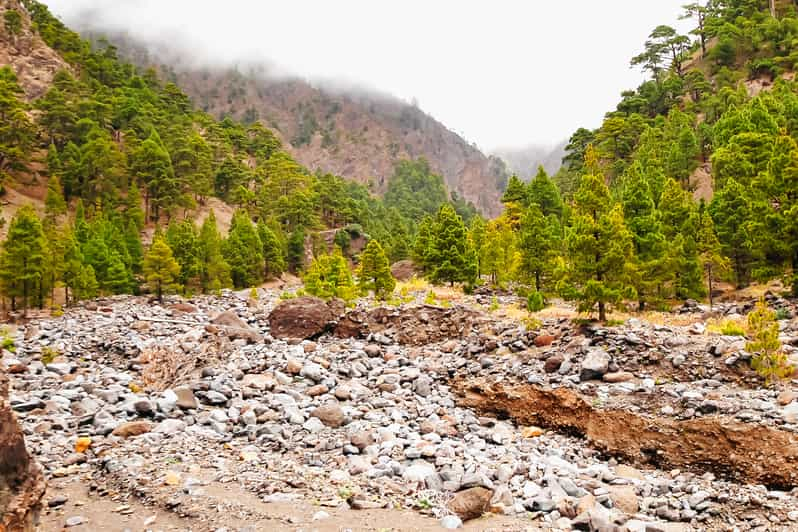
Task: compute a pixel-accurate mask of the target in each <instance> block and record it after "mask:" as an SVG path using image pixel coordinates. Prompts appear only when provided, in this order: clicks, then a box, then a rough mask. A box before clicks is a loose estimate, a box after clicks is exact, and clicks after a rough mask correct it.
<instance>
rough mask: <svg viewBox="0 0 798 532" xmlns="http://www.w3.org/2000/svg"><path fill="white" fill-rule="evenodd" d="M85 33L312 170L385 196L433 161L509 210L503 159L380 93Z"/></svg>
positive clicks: (451, 178)
mask: <svg viewBox="0 0 798 532" xmlns="http://www.w3.org/2000/svg"><path fill="white" fill-rule="evenodd" d="M77 27H78V28H79V29H81V32H82V33H83V34H84V35H86V36H88V37H90V38H92V39H94V40H96V39H99V38H100V36H103V37H104V38H106V39H108V40H109V41H110V42H111V43H112V44H113V45H114V46H115V47H116V48H117V49H118V51H119V54H120V56H121V57H122V58H124V59H126V60H128V61H130V62H132V63H133V64H136V65H138V66H140V67H151V68H154V69H156V71H158V73H159V74H160V75H161V76H162V77H163V78H165V79H167V80H169V81H172V82H174V83H175V84H176V85H178V86H179V87H180V88H181V89H182V90H183V91H185V92H186V94H188V95H189V96H190V97H191V99H192V100H193V101H194V103H195V104H196V105H197V106H198V107H199V108H200V109H202V110H204V111H206V112H208V113H210V114H211V115H213V116H216V117H219V118H221V117H224V116H230V117H232V118H234V119H237V120H242V121H244V122H254V121H256V120H260V121H262V122H263V123H264V124H265V125H266V126H267V127H269V128H272V129H273V130H274V131H275V132H276V133H277V135H278V136H279V137H280V138H281V140H282V141H283V143H284V144H285V146H286V149H287V150H288V151H289V152H290V153H291V155H292V156H293V157H295V158H296V159H297V160H298V161H299V162H300V163H302V164H303V165H304V166H306V167H307V168H309V169H311V170H317V169H318V170H321V171H323V172H331V173H334V174H337V175H341V176H343V177H346V178H348V179H352V180H355V181H358V182H360V183H364V184H368V185H369V186H370V187H371V189H372V190H373V191H374V192H376V193H383V192H385V190H386V189H387V186H388V181H389V180H390V178H391V176H392V174H393V168H394V165H395V164H396V162H398V161H400V160H403V159H416V158H419V157H423V158H425V159H427V160H428V161H429V162H430V165H431V167H432V169H433V170H434V171H435V172H437V173H439V174H440V175H441V176H442V177H443V178H444V181H445V183H446V186H447V188H448V190H449V192H450V193H454V194H456V195H457V196H458V197H460V198H464V199H465V200H466V201H470V202H472V203H473V204H474V205H475V206H476V207H477V208H478V209H479V210H480V211H481V212H482V213H483V214H485V215H486V216H497V215H498V214H499V213H500V212H501V204H500V202H499V198H500V197H501V194H502V191H503V189H504V186H505V185H506V181H507V177H508V176H507V171H506V169H505V165H504V163H503V161H502V160H501V159H499V158H497V157H494V156H490V157H489V156H486V155H485V154H483V153H482V152H481V151H480V150H479V149H478V148H477V147H476V146H475V145H473V144H469V143H468V142H467V141H466V140H465V139H463V138H462V137H460V136H459V135H458V134H456V133H455V132H453V131H451V130H450V129H448V128H447V127H446V126H445V125H444V124H442V123H440V122H439V121H437V120H436V119H435V118H433V117H432V116H430V115H429V114H427V113H425V112H424V111H422V110H421V109H419V108H418V107H417V106H415V105H413V104H411V103H407V102H404V101H402V100H400V99H398V98H395V97H393V96H390V95H387V94H380V93H376V92H374V91H370V90H365V89H359V88H351V87H349V88H342V87H341V86H338V87H334V86H332V85H330V84H323V83H317V82H313V81H309V80H306V79H302V78H300V77H295V76H284V75H280V76H276V75H274V74H273V73H271V72H270V70H269V68H268V67H267V66H265V65H263V64H257V63H248V64H241V65H222V66H220V65H216V66H202V63H201V62H199V63H198V60H197V58H195V57H192V56H191V55H190V54H189V53H188V52H186V51H184V50H181V49H180V46H179V45H178V44H174V43H171V44H163V43H157V42H155V43H153V42H142V41H140V40H138V39H137V38H135V37H133V36H131V35H129V34H122V33H113V32H111V33H109V32H107V31H105V30H103V29H102V28H98V27H95V26H94V25H93V22H92V20H91V19H84V20H83V21H82V22H79V23H77Z"/></svg>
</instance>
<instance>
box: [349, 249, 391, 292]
mask: <svg viewBox="0 0 798 532" xmlns="http://www.w3.org/2000/svg"><path fill="white" fill-rule="evenodd" d="M357 276H358V286H359V288H360V291H361V292H363V293H366V294H367V293H368V292H369V291H372V292H374V295H375V296H376V297H377V298H378V299H386V298H387V297H388V296H389V295H390V294H391V293H393V289H394V287H396V280H395V279H394V278H393V275H391V265H390V263H389V262H388V257H386V256H385V252H384V251H383V249H382V246H381V245H380V243H379V242H377V241H376V240H370V241H369V243H368V244H366V249H364V250H363V253H362V254H361V255H360V268H359V269H358V274H357Z"/></svg>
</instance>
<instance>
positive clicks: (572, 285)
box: [559, 174, 635, 321]
mask: <svg viewBox="0 0 798 532" xmlns="http://www.w3.org/2000/svg"><path fill="white" fill-rule="evenodd" d="M574 199H575V211H574V216H573V219H574V224H573V227H572V228H571V229H570V231H569V234H568V239H567V244H568V252H569V255H568V260H569V261H570V264H569V272H568V276H567V277H566V278H565V279H563V280H562V281H561V282H560V283H559V288H560V291H561V292H562V293H563V295H564V296H565V297H567V298H569V299H576V300H578V301H579V310H580V311H582V312H585V311H592V310H593V309H594V308H595V307H596V306H598V312H599V319H600V320H601V321H606V319H607V305H608V304H613V305H618V304H621V303H622V302H623V299H624V298H625V297H627V298H628V297H633V296H634V295H635V294H634V287H633V286H632V284H631V278H632V273H633V272H630V267H631V265H632V261H633V259H634V243H633V238H632V234H631V232H630V231H629V229H627V227H626V224H625V223H624V219H623V210H622V208H621V206H620V205H618V206H615V207H613V206H612V200H611V197H610V191H609V189H608V188H607V185H606V184H605V183H604V181H603V179H602V178H600V177H598V176H595V175H592V174H587V175H585V176H584V177H583V178H582V184H581V185H580V187H579V190H578V191H577V193H576V195H575V196H574Z"/></svg>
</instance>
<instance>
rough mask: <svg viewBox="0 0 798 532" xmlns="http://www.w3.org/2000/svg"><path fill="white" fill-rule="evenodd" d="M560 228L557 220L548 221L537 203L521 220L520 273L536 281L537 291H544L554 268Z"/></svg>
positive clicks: (530, 207) (519, 237)
mask: <svg viewBox="0 0 798 532" xmlns="http://www.w3.org/2000/svg"><path fill="white" fill-rule="evenodd" d="M558 235H559V227H557V224H556V218H554V219H553V220H547V219H546V217H545V216H544V215H543V212H542V211H541V210H540V207H538V204H537V203H532V204H531V205H530V206H529V207H528V208H527V210H526V212H525V213H524V216H523V218H521V227H520V229H519V234H518V239H519V245H518V248H519V251H520V253H521V263H520V271H521V273H522V274H523V276H524V277H526V278H527V279H534V282H535V290H537V291H538V292H540V291H541V290H542V289H543V281H544V279H546V278H547V277H548V276H549V275H550V274H551V272H552V270H553V268H554V264H553V263H554V259H555V257H556V252H557V247H558V246H557V240H558V238H557V237H558Z"/></svg>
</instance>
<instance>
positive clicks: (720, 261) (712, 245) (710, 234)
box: [697, 208, 729, 310]
mask: <svg viewBox="0 0 798 532" xmlns="http://www.w3.org/2000/svg"><path fill="white" fill-rule="evenodd" d="M700 214H701V216H700V218H699V229H698V242H697V247H698V253H699V257H700V260H701V266H702V267H703V270H704V275H705V277H706V280H707V294H708V296H709V310H712V288H713V283H714V281H715V276H716V275H718V274H720V273H723V272H724V271H726V270H727V269H728V268H729V260H728V259H727V258H726V257H724V256H723V253H722V251H721V246H720V242H719V241H718V236H717V235H716V234H715V224H714V223H713V222H712V217H711V216H710V215H709V213H707V212H704V209H703V208H702V209H701V210H700Z"/></svg>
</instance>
